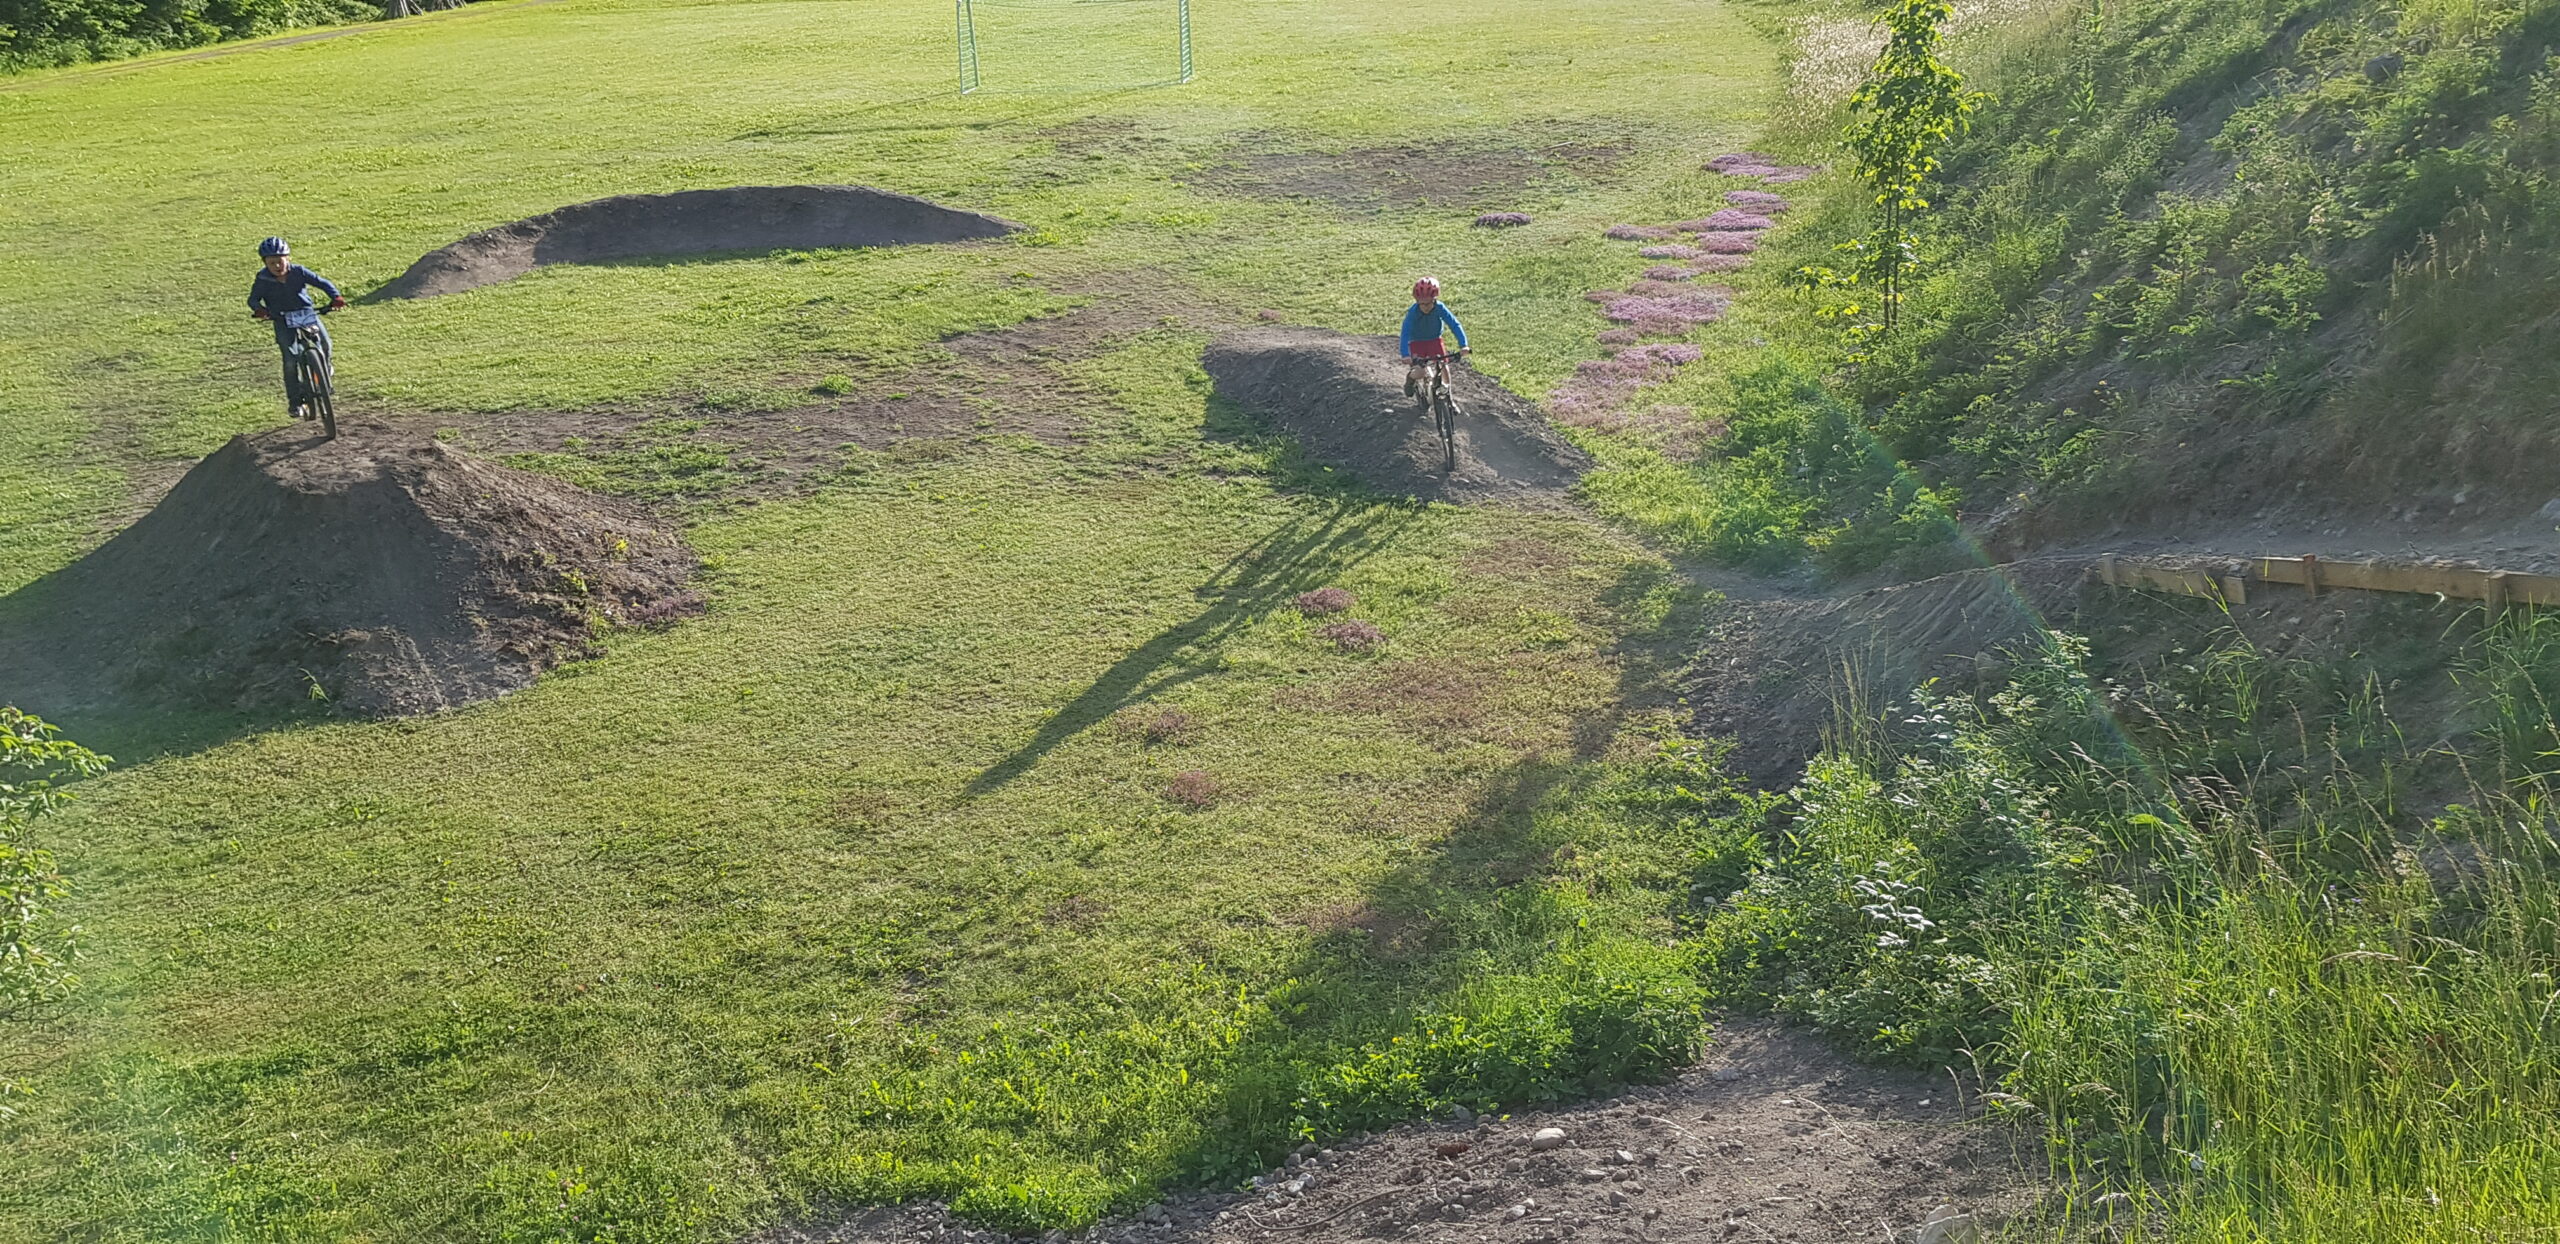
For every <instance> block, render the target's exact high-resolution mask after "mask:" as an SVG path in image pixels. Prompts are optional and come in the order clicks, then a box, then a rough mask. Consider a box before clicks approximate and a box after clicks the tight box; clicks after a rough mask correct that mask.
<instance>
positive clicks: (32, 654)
mask: <svg viewBox="0 0 2560 1244" xmlns="http://www.w3.org/2000/svg"><path fill="white" fill-rule="evenodd" d="M696 565H697V563H696V560H695V558H694V556H693V554H692V552H691V551H690V550H689V549H687V548H686V547H685V546H684V544H683V543H682V541H680V540H679V539H678V538H677V537H676V536H675V535H674V534H672V533H671V532H669V531H668V530H667V529H665V528H664V527H663V526H661V525H659V524H657V523H655V522H652V521H651V520H650V519H649V518H647V517H646V516H645V515H643V514H642V513H641V512H639V511H638V510H636V509H634V508H632V507H629V506H626V505H624V504H622V503H619V502H614V501H609V500H606V499H604V498H601V497H597V496H594V495H592V494H589V493H587V492H584V491H582V490H580V489H578V488H575V487H573V486H571V485H569V484H566V483H563V482H561V481H558V480H554V479H551V478H549V477H547V476H541V475H533V474H528V473H526V472H523V471H517V470H513V469H510V468H507V467H502V466H498V465H495V464H492V463H488V462H484V461H481V460H478V459H476V458H473V457H472V456H470V455H469V454H466V453H463V452H461V451H460V450H456V449H453V448H451V447H449V446H446V445H443V444H440V443H437V442H435V441H432V440H429V439H426V438H425V437H424V436H422V435H419V434H415V433H408V432H400V431H395V430H393V429H391V428H387V427H383V426H381V425H378V424H366V425H356V426H352V427H349V428H347V429H346V430H345V433H344V434H343V435H342V436H341V437H340V438H339V439H338V440H335V441H328V440H323V439H320V438H319V437H318V436H317V435H316V434H315V433H312V432H309V431H306V430H305V429H303V428H302V427H288V428H283V429H279V430H277V431H273V432H268V433H264V434H261V435H258V436H254V437H234V438H233V439H232V441H231V443H230V444H228V445H225V446H223V447H222V448H221V449H220V450H218V451H216V452H215V453H214V454H213V455H212V456H210V457H208V458H206V459H205V460H204V461H202V462H199V463H197V464H196V465H195V467H194V468H193V469H192V470H190V471H188V472H187V474H186V477H185V478H184V479H181V480H180V481H178V486H177V487H176V488H174V489H171V490H170V492H169V495H168V496H167V497H166V498H164V499H163V500H162V501H161V502H160V504H159V505H158V506H157V507H155V508H154V509H153V510H152V511H151V513H149V514H147V515H145V516H144V517H143V518H142V520H141V521H140V522H137V523H135V524H134V525H133V526H132V527H130V528H127V529H126V530H125V531H124V532H122V533H121V534H119V535H117V536H116V537H115V538H114V539H112V540H109V541H108V542H107V543H106V544H105V545H103V546H102V547H100V548H99V549H98V550H97V551H96V552H94V553H91V554H90V555H89V556H87V557H85V558H83V559H81V560H80V561H79V562H77V563H74V564H73V565H71V566H70V567H67V568H65V569H64V570H62V571H60V572H58V573H56V574H54V575H52V576H50V577H48V578H46V579H44V580H41V581H39V582H37V583H35V584H32V585H30V586H28V587H27V588H25V589H23V590H21V591H20V592H18V593H17V594H15V595H14V596H12V597H10V598H8V599H7V600H5V601H0V702H10V703H16V704H19V705H21V706H23V707H25V708H28V709H30V710H33V711H36V712H40V713H46V714H48V715H64V714H66V713H71V712H78V711H83V710H87V709H91V708H112V707H118V706H126V707H164V706H178V705H190V706H208V707H211V706H236V707H240V708H248V709H274V708H279V707H285V706H291V705H308V704H314V703H322V702H325V703H326V704H327V705H328V706H330V707H332V708H335V709H338V710H340V711H346V712H353V713H357V714H362V715H366V716H395V715H403V714H410V713H423V712H433V711H435V710H438V709H444V708H450V707H454V706H456V705H461V704H467V703H470V702H472V701H475V700H483V699H488V698H490V697H493V696H498V695H503V694H505V693H507V692H509V691H513V690H516V689H519V688H522V687H525V686H527V685H529V684H531V683H532V682H533V679H534V676H535V675H536V674H539V673H540V672H541V671H543V670H545V669H548V668H550V667H552V666H554V665H558V664H560V663H562V662H565V661H571V660H575V659H577V658H579V657H583V656H587V655H591V654H592V653H593V652H594V651H595V646H594V645H595V636H596V635H597V634H598V632H599V631H601V630H602V629H603V627H604V626H605V625H606V624H608V623H616V622H645V621H652V620H659V619H663V618H668V617H673V616H676V615H678V614H681V613H684V612H688V611H690V610H691V609H692V608H694V607H697V605H698V598H696V597H692V596H690V595H687V594H686V593H685V592H684V591H683V585H684V583H685V581H686V580H687V579H688V578H690V577H691V576H692V575H693V573H694V570H695V568H696Z"/></svg>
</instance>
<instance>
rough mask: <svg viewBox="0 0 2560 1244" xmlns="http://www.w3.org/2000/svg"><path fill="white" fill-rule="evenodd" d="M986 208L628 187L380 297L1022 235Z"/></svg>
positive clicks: (827, 189) (393, 286) (815, 189)
mask: <svg viewBox="0 0 2560 1244" xmlns="http://www.w3.org/2000/svg"><path fill="white" fill-rule="evenodd" d="M1021 231H1022V226H1021V225H1019V224H1016V223H1015V222H1013V221H1010V220H1006V219H1003V218H1002V217H997V216H989V215H986V214H985V213H982V212H969V211H962V210H960V209H958V208H951V207H944V206H943V205H941V204H939V203H935V202H932V201H931V200H928V199H919V198H917V197H915V196H914V195H911V194H897V193H893V192H891V191H887V190H874V189H872V188H871V187H869V186H731V187H728V188H726V189H721V190H683V191H678V192H677V193H674V194H623V195H616V196H614V197H612V198H610V199H597V200H594V201H593V202H589V203H573V204H570V205H569V206H567V207H563V208H559V209H556V210H554V211H549V212H545V213H543V214H542V215H540V216H532V217H527V218H526V219H523V220H519V221H516V222H514V223H512V224H504V225H500V226H498V227H497V228H494V229H484V230H482V231H480V232H478V233H475V234H472V235H471V236H470V237H467V238H464V239H462V240H461V241H459V242H455V243H453V244H451V245H449V246H445V247H441V248H439V249H437V250H433V251H429V252H428V253H427V254H426V255H424V256H422V257H420V258H419V260H418V262H416V263H413V264H411V265H409V270H408V271H407V272H403V273H401V274H400V276H399V277H398V278H397V279H396V280H393V281H392V282H391V283H390V284H388V285H385V286H383V287H382V288H381V289H378V290H376V291H374V293H373V295H372V296H373V297H375V298H432V297H434V296H436V295H438V294H457V293H460V292H462V291H463V290H466V289H478V288H480V287H481V286H483V285H495V284H497V283H498V282H500V281H510V280H514V279H515V278H517V277H520V276H523V275H524V274H525V273H528V272H531V271H533V270H534V269H536V268H539V267H542V266H543V265H545V264H555V263H603V262H606V261H609V260H615V259H640V258H648V257H654V256H664V255H700V254H705V253H709V252H713V251H758V250H802V249H818V248H826V247H849V246H906V245H911V244H915V243H921V242H965V241H969V240H971V239H975V238H993V237H1002V236H1004V235H1005V234H1008V233H1019V232H1021Z"/></svg>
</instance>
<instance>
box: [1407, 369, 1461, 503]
mask: <svg viewBox="0 0 2560 1244" xmlns="http://www.w3.org/2000/svg"><path fill="white" fill-rule="evenodd" d="M1465 354H1466V351H1464V350H1461V351H1459V352H1458V353H1456V354H1435V355H1433V356H1431V357H1430V358H1426V359H1424V360H1422V373H1423V379H1424V380H1425V381H1426V383H1425V384H1424V385H1423V388H1422V392H1421V393H1420V394H1418V395H1417V396H1416V397H1415V399H1414V402H1415V405H1416V406H1417V407H1419V408H1420V409H1421V411H1422V413H1424V414H1426V415H1433V416H1435V417H1437V418H1438V420H1439V423H1440V473H1441V474H1443V475H1447V474H1449V473H1451V472H1453V471H1456V470H1457V469H1458V395H1457V394H1455V393H1452V392H1450V391H1449V365H1450V364H1451V363H1454V362H1456V361H1457V360H1458V359H1460V358H1462V357H1464V356H1465Z"/></svg>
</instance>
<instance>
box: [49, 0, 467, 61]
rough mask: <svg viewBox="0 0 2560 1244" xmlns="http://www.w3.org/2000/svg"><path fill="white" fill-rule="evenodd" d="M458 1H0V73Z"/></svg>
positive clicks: (398, 14) (405, 13) (396, 13)
mask: <svg viewBox="0 0 2560 1244" xmlns="http://www.w3.org/2000/svg"><path fill="white" fill-rule="evenodd" d="M463 3H464V0H0V72H12V73H14V72H19V71H23V70H28V69H42V68H49V67H52V66H56V65H73V64H78V63H80V62H83V61H96V60H113V59H116V58H118V57H125V56H138V55H141V54H142V53H145V52H157V51H162V50H166V49H169V48H184V47H196V46H199V45H202V44H207V43H219V42H221V41H223V40H225V39H241V38H248V37H250V36H253V35H262V34H267V33H270V32H273V31H278V30H290V29H293V28H295V27H302V26H329V25H335V24H337V23H340V22H355V21H369V20H373V19H376V18H396V17H406V16H409V15H410V14H412V13H416V12H420V11H423V10H427V9H449V8H459V7H461V5H462V4H463Z"/></svg>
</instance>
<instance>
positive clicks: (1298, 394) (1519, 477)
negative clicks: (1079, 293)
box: [1201, 327, 1591, 502]
mask: <svg viewBox="0 0 2560 1244" xmlns="http://www.w3.org/2000/svg"><path fill="white" fill-rule="evenodd" d="M1201 366H1203V367H1204V368H1206V369H1207V370H1208V372H1209V375H1210V378H1211V379H1213V380H1215V381H1216V382H1217V385H1218V393H1219V395H1220V396H1222V397H1225V398H1227V399H1229V400H1231V401H1234V402H1236V403H1237V404H1238V405H1241V406H1243V407H1245V408H1246V409H1247V410H1250V411H1252V412H1253V413H1255V414H1256V415H1259V416H1261V417H1263V418H1266V419H1268V420H1270V421H1271V422H1272V423H1273V424H1274V425H1275V426H1277V427H1279V428H1280V429H1281V430H1283V431H1286V432H1289V433H1291V434H1292V435H1294V436H1296V437H1297V438H1298V440H1299V442H1300V443H1302V444H1304V445H1305V446H1306V448H1307V452H1308V454H1310V455H1311V456H1313V457H1315V458H1316V459H1318V460H1319V461H1322V462H1325V463H1328V464H1331V465H1332V466H1335V467H1337V468H1340V469H1341V470H1343V471H1345V472H1348V473H1349V474H1351V475H1354V476H1357V477H1358V478H1360V479H1361V480H1363V481H1365V482H1366V483H1368V484H1369V485H1370V486H1372V487H1374V488H1378V489H1380V490H1383V491H1386V492H1395V493H1403V494H1405V495H1408V496H1412V497H1416V498H1419V499H1422V500H1426V501H1461V502H1464V501H1498V500H1531V499H1536V498H1541V497H1553V496H1558V495H1561V494H1562V493H1563V492H1564V490H1566V489H1568V488H1570V487H1572V486H1573V482H1574V481H1575V480H1577V479H1580V478H1581V477H1582V473H1583V472H1585V471H1587V470H1589V469H1590V468H1591V458H1590V456H1589V455H1587V454H1585V453H1583V452H1582V451H1581V450H1579V449H1576V448H1574V447H1573V446H1571V445H1568V444H1566V443H1565V441H1564V439H1563V438H1562V437H1559V436H1557V435H1556V432H1555V429H1554V428H1553V426H1551V425H1550V424H1549V423H1548V422H1547V418H1546V416H1545V415H1544V414H1543V413H1541V412H1540V411H1539V410H1538V408H1537V405H1536V404H1535V403H1533V402H1531V401H1529V400H1528V399H1526V398H1523V397H1521V396H1520V395H1518V394H1516V393H1513V392H1511V391H1510V390H1509V389H1506V388H1503V387H1502V385H1501V384H1500V383H1499V382H1497V381H1495V380H1493V379H1492V378H1490V377H1488V376H1486V375H1484V374H1483V373H1481V372H1478V371H1476V370H1474V369H1473V368H1470V367H1466V366H1463V365H1461V366H1458V367H1455V368H1453V369H1451V373H1450V379H1451V384H1450V387H1451V388H1452V389H1453V390H1454V391H1455V392H1456V394H1457V398H1458V401H1459V403H1460V407H1461V411H1462V414H1461V415H1460V417H1459V420H1458V428H1457V448H1458V467H1457V469H1456V470H1454V471H1445V472H1444V471H1443V470H1442V469H1441V467H1442V465H1443V458H1442V453H1443V450H1442V445H1441V442H1440V435H1439V432H1438V431H1437V429H1436V428H1435V426H1434V425H1433V423H1432V422H1431V420H1430V419H1428V418H1426V417H1425V416H1424V415H1422V414H1421V413H1420V411H1419V409H1418V408H1417V406H1416V404H1415V401H1414V399H1412V398H1410V397H1406V396H1405V395H1404V394H1403V392H1402V388H1401V386H1402V384H1403V381H1404V373H1405V365H1404V363H1403V361H1402V360H1400V359H1398V358H1397V357H1396V344H1395V339H1394V338H1393V337H1357V336H1353V335H1351V334H1349V333H1337V332H1333V331H1330V330H1327V329H1321V328H1286V327H1274V328H1254V329H1246V330H1243V331H1241V332H1235V333H1230V334H1228V335H1227V336H1225V337H1222V338H1219V339H1218V340H1217V341H1216V342H1215V343H1213V344H1211V345H1210V347H1209V350H1208V352H1207V354H1205V355H1204V356H1203V357H1202V359H1201Z"/></svg>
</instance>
